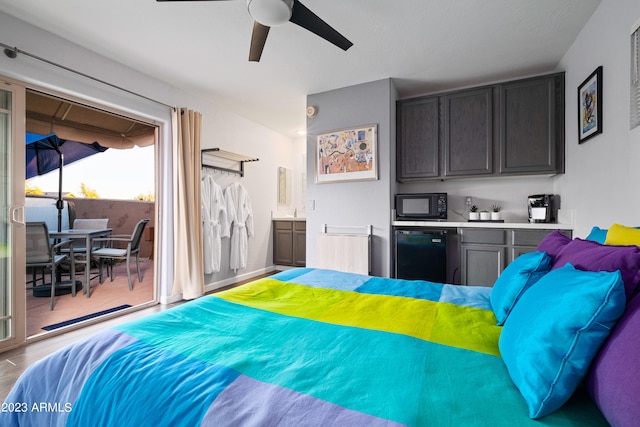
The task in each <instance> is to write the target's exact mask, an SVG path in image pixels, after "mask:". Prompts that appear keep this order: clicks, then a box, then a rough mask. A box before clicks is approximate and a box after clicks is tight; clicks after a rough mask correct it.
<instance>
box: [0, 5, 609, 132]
mask: <svg viewBox="0 0 640 427" xmlns="http://www.w3.org/2000/svg"><path fill="white" fill-rule="evenodd" d="M599 2H600V0H350V1H338V0H325V1H322V0H302V3H303V4H304V5H305V6H307V7H308V8H309V9H311V10H312V11H313V12H315V13H316V14H317V15H318V16H320V17H321V18H322V19H324V20H325V21H326V22H327V23H329V24H330V25H331V26H333V27H334V28H335V29H336V30H338V31H339V32H341V33H342V34H343V35H344V36H346V37H347V38H348V39H349V40H351V41H352V42H353V43H354V46H353V47H352V48H351V49H349V50H348V51H346V52H344V51H342V50H341V49H339V48H337V47H335V46H333V45H332V44H330V43H328V42H326V41H325V40H323V39H321V38H319V37H318V36H316V35H314V34H312V33H310V32H308V31H306V30H304V29H302V28H300V27H298V26H297V25H294V24H292V23H286V24H284V25H282V26H279V27H274V28H272V29H271V31H270V33H269V37H268V39H267V43H266V46H265V49H264V52H263V55H262V59H261V61H260V62H259V63H254V62H251V63H250V62H249V61H248V55H249V42H250V39H251V31H252V26H253V21H252V19H251V17H250V16H249V15H248V13H247V10H246V1H245V0H234V1H178V2H171V3H158V2H156V1H155V0H89V1H88V0H0V10H2V11H4V12H6V13H8V14H10V15H13V16H15V17H17V18H20V19H22V20H24V21H27V22H29V23H31V24H34V25H36V26H38V27H41V28H43V29H45V30H48V31H50V32H52V33H54V34H57V35H59V36H61V37H64V38H66V39H69V40H72V41H74V42H75V43H77V44H79V45H81V46H84V47H86V48H88V49H91V50H93V51H95V52H98V53H100V54H102V55H104V56H106V57H109V58H111V59H113V60H115V61H118V62H121V63H123V64H126V65H128V66H130V67H132V68H134V69H137V70H139V71H141V72H143V73H145V74H148V75H150V76H153V77H156V78H158V79H159V80H162V81H165V82H169V83H171V84H172V85H173V86H175V87H178V88H181V89H185V90H189V91H195V92H197V93H200V94H204V95H205V96H207V97H208V98H210V99H212V100H214V101H215V102H217V103H219V104H221V105H223V106H226V107H227V108H229V109H231V110H233V111H235V112H237V113H239V114H241V115H243V116H245V117H247V118H249V119H251V120H253V121H255V122H258V123H261V124H263V125H264V126H266V127H269V128H271V129H274V130H276V131H278V132H281V133H283V134H285V135H287V136H291V137H295V136H296V135H295V132H296V131H297V130H299V129H304V127H305V107H306V96H307V94H313V93H318V92H324V91H327V90H331V89H338V88H342V87H346V86H351V85H355V84H358V83H364V82H369V81H374V80H379V79H384V78H393V79H394V81H395V84H396V87H397V88H398V91H399V93H400V96H401V97H406V96H410V95H415V94H419V93H426V92H433V91H439V90H444V89H451V88H455V87H463V86H468V85H474V84H479V83H485V82H490V81H498V80H505V79H509V78H514V77H521V76H526V75H533V74H539V73H543V72H549V71H554V70H555V68H556V66H557V64H558V61H559V60H560V59H561V58H562V56H563V55H564V53H565V52H566V51H567V49H568V48H569V47H570V46H571V44H572V43H573V41H574V40H575V38H576V36H577V35H578V33H579V32H580V30H581V28H582V27H583V26H584V24H585V23H586V22H587V20H588V19H589V17H590V16H591V14H592V13H593V11H594V10H595V8H596V7H597V6H598V4H599ZM1 41H2V40H0V42H1ZM17 47H18V48H20V46H17ZM52 56H55V55H52ZM47 59H52V60H55V58H54V57H52V58H47ZM80 71H81V70H80ZM129 89H132V90H135V89H136V88H129Z"/></svg>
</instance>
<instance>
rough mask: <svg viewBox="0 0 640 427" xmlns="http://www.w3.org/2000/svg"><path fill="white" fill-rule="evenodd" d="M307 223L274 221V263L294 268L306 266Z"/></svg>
mask: <svg viewBox="0 0 640 427" xmlns="http://www.w3.org/2000/svg"><path fill="white" fill-rule="evenodd" d="M306 246H307V223H306V222H305V221H286V220H277V221H273V263H274V264H276V265H286V266H292V267H304V266H305V265H306V261H307V258H306V251H307V247H306Z"/></svg>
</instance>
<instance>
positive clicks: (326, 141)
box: [315, 124, 378, 184]
mask: <svg viewBox="0 0 640 427" xmlns="http://www.w3.org/2000/svg"><path fill="white" fill-rule="evenodd" d="M315 154H316V183H318V184H321V183H330V182H343V181H367V180H377V179H378V126H377V124H372V125H366V126H359V127H354V128H349V129H341V130H335V131H330V132H325V133H321V134H318V136H317V138H316V150H315Z"/></svg>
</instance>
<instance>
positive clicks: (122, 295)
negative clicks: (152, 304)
mask: <svg viewBox="0 0 640 427" xmlns="http://www.w3.org/2000/svg"><path fill="white" fill-rule="evenodd" d="M29 198H32V199H45V201H44V205H45V207H44V208H42V207H40V208H32V207H30V206H29V204H28V206H27V220H28V221H29V217H30V215H35V214H36V213H37V209H45V210H46V211H47V212H48V213H47V212H44V213H43V212H42V211H38V215H40V216H44V218H46V219H44V218H38V219H37V220H41V221H42V220H44V221H46V222H48V223H49V222H50V223H51V225H50V226H49V228H50V229H51V230H55V227H56V219H55V218H56V216H57V210H56V208H55V200H54V199H51V198H47V197H35V198H34V197H32V196H29ZM47 199H48V200H51V203H50V204H49V203H47V202H46V200H47ZM41 202H42V201H41ZM65 202H67V203H65V204H68V209H66V211H65V215H68V218H64V219H65V221H64V223H65V224H69V225H70V224H73V220H74V219H76V218H83V219H92V218H108V219H109V222H108V227H109V228H111V229H112V234H113V235H131V233H132V232H133V229H134V227H135V225H136V223H137V222H138V221H140V220H141V219H149V220H150V222H149V224H148V225H147V227H146V228H145V230H144V232H143V235H142V240H141V242H140V270H141V272H142V278H143V281H142V282H141V283H139V282H138V278H137V276H136V267H135V261H132V263H131V276H132V281H133V286H134V287H133V291H129V285H128V281H127V273H126V269H125V266H124V264H123V263H118V264H116V266H115V267H114V281H113V282H111V281H110V280H109V278H108V277H107V276H106V271H105V278H104V283H102V284H99V280H98V278H97V277H96V274H94V272H93V270H95V268H94V269H93V270H92V274H91V277H92V279H91V297H90V298H87V297H86V295H85V294H84V293H83V292H82V291H80V292H79V293H78V294H77V295H76V297H75V298H73V297H72V296H71V294H67V295H59V296H56V298H55V308H54V310H53V311H52V310H49V303H50V298H49V297H34V296H33V294H32V292H31V291H26V292H27V336H34V335H38V334H41V333H46V331H45V330H43V329H42V327H44V326H49V325H53V324H57V323H60V322H64V321H69V320H72V319H77V318H80V317H82V316H88V315H93V314H95V313H98V312H102V311H105V310H110V309H114V308H116V307H120V306H123V305H125V304H128V305H130V306H136V305H139V304H142V303H146V302H149V301H152V300H153V290H154V283H153V282H154V278H153V244H154V224H153V219H154V206H155V204H154V202H146V201H138V200H114V199H85V198H72V199H65ZM32 209H33V210H32ZM69 225H67V227H68V226H69ZM76 273H77V276H76V279H77V280H84V274H83V273H82V270H79V271H77V272H76ZM64 279H68V278H67V277H66V276H65V277H63V280H64ZM83 286H84V283H83Z"/></svg>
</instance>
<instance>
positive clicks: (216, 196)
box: [202, 175, 229, 274]
mask: <svg viewBox="0 0 640 427" xmlns="http://www.w3.org/2000/svg"><path fill="white" fill-rule="evenodd" d="M202 222H203V223H202V232H203V245H204V248H203V249H204V250H203V253H204V274H211V273H215V272H216V271H220V258H221V255H222V242H221V238H222V237H229V233H228V231H229V224H228V220H227V205H226V203H225V200H224V193H223V192H222V187H220V186H219V185H218V184H216V182H215V181H214V180H213V177H212V176H210V175H205V176H204V177H203V178H202Z"/></svg>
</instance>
